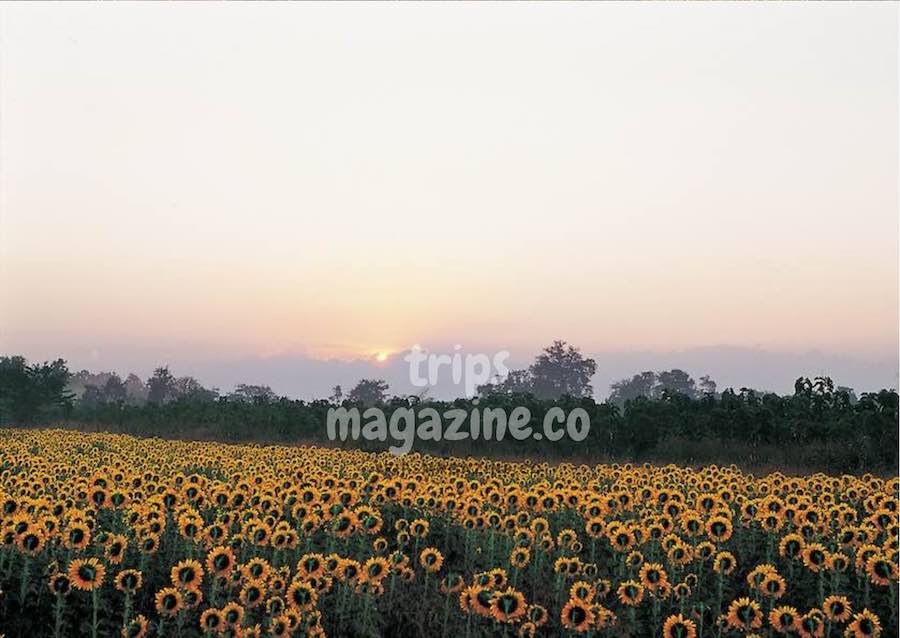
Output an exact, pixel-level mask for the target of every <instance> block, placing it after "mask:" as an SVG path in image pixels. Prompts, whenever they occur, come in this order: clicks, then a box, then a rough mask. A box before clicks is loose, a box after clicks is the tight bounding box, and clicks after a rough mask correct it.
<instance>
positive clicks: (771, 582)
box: [760, 572, 787, 599]
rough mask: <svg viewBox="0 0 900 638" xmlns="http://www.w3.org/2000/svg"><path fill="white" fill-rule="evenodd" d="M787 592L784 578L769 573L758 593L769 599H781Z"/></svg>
mask: <svg viewBox="0 0 900 638" xmlns="http://www.w3.org/2000/svg"><path fill="white" fill-rule="evenodd" d="M786 590H787V583H786V582H785V580H784V578H782V577H781V576H779V575H778V574H777V573H775V572H769V573H768V574H766V575H765V577H764V579H763V581H762V585H760V591H761V592H762V593H763V594H764V595H765V596H767V597H769V598H773V599H776V598H781V597H782V596H783V595H784V592H785V591H786Z"/></svg>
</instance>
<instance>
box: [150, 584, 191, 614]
mask: <svg viewBox="0 0 900 638" xmlns="http://www.w3.org/2000/svg"><path fill="white" fill-rule="evenodd" d="M155 602H156V611H157V612H158V613H159V615H160V616H169V617H172V616H175V615H176V614H177V613H178V612H179V611H181V610H182V608H183V607H184V597H183V596H182V595H181V592H180V591H178V590H177V589H176V588H174V587H164V588H163V589H160V590H159V591H158V592H157V593H156V598H155Z"/></svg>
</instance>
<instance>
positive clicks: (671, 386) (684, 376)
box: [653, 368, 697, 399]
mask: <svg viewBox="0 0 900 638" xmlns="http://www.w3.org/2000/svg"><path fill="white" fill-rule="evenodd" d="M663 392H668V393H669V394H673V393H678V394H683V395H684V396H686V397H690V398H692V399H694V398H696V397H697V386H696V384H695V383H694V380H693V379H692V378H691V375H689V374H688V373H687V372H685V371H684V370H679V369H678V368H674V369H672V370H667V371H663V372H660V373H658V374H657V375H656V387H654V388H653V393H654V396H656V397H661V396H662V395H663Z"/></svg>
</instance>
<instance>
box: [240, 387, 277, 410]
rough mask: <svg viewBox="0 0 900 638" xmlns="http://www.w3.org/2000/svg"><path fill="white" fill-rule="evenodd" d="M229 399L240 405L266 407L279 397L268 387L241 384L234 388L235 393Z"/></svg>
mask: <svg viewBox="0 0 900 638" xmlns="http://www.w3.org/2000/svg"><path fill="white" fill-rule="evenodd" d="M228 399H229V400H230V401H237V402H239V403H252V404H254V405H265V404H267V403H273V402H274V401H276V400H277V399H278V395H277V394H275V392H274V391H273V390H272V388H270V387H269V386H267V385H248V384H246V383H239V384H238V385H236V386H235V387H234V391H233V392H232V393H231V394H229V395H228Z"/></svg>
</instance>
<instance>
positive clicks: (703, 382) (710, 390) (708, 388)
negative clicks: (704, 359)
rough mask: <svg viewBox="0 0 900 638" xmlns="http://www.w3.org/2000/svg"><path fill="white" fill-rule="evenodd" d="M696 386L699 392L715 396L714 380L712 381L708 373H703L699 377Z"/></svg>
mask: <svg viewBox="0 0 900 638" xmlns="http://www.w3.org/2000/svg"><path fill="white" fill-rule="evenodd" d="M698 386H699V388H700V392H701V393H703V394H709V395H712V396H716V388H717V386H716V382H715V381H713V380H712V379H711V378H710V376H709V375H708V374H704V375H703V376H702V377H700V383H699V384H698Z"/></svg>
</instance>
